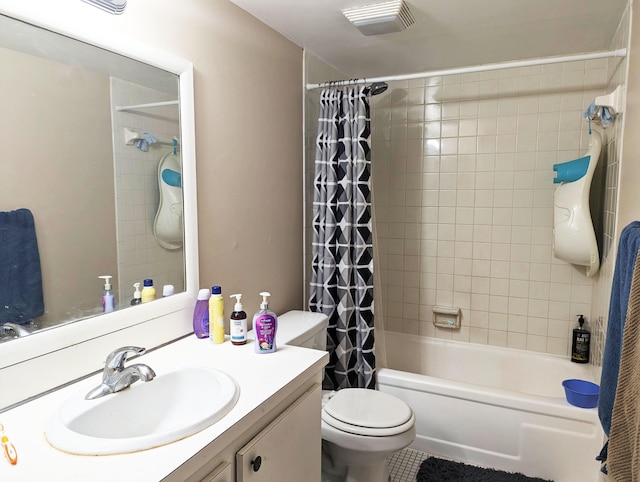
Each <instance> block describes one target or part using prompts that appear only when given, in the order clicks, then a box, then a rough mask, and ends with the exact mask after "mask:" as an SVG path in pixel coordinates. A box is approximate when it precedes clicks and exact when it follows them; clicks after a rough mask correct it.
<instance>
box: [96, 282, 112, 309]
mask: <svg viewBox="0 0 640 482" xmlns="http://www.w3.org/2000/svg"><path fill="white" fill-rule="evenodd" d="M98 278H100V279H103V280H104V291H103V292H102V311H103V312H105V313H110V312H111V311H113V310H115V309H116V300H115V297H114V296H113V292H112V291H111V276H109V275H104V276H98Z"/></svg>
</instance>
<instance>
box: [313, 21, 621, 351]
mask: <svg viewBox="0 0 640 482" xmlns="http://www.w3.org/2000/svg"><path fill="white" fill-rule="evenodd" d="M627 25H628V18H627V16H625V18H623V19H622V22H621V28H620V29H619V32H618V35H617V36H616V39H615V41H614V45H612V48H620V47H626V46H627V40H628V28H627ZM305 64H306V68H307V70H306V73H307V82H320V81H323V80H332V79H339V78H349V77H350V76H349V75H344V74H343V75H341V73H339V72H336V71H334V70H332V69H331V68H330V67H328V66H326V64H324V63H323V62H322V61H320V60H318V59H315V58H313V57H312V56H310V55H308V54H307V55H306V61H305ZM390 74H392V73H390ZM625 75H626V61H624V60H620V59H609V60H593V61H586V62H571V63H565V64H556V65H548V66H538V67H527V68H519V69H509V70H502V71H494V72H485V73H477V74H468V75H463V76H448V77H439V78H428V79H421V80H414V81H406V82H391V83H390V85H389V89H388V90H387V92H386V93H384V94H381V95H379V96H376V97H373V98H372V131H373V133H372V164H373V183H374V211H375V213H374V216H375V224H376V231H377V237H376V244H377V251H378V253H379V256H378V257H377V259H376V270H377V272H378V273H379V274H380V280H381V283H380V290H379V291H378V290H377V291H376V305H377V309H376V319H377V320H380V319H381V318H382V319H383V320H384V327H385V329H387V330H391V331H399V332H404V333H409V334H413V335H418V336H432V337H443V338H451V339H456V340H460V341H468V342H474V343H483V344H491V345H497V346H507V347H513V348H521V349H526V350H533V351H540V352H548V353H555V354H561V355H567V354H568V353H569V350H570V340H571V338H570V335H571V330H572V329H573V327H574V326H575V321H576V316H575V315H577V314H584V315H585V316H586V318H587V320H588V325H589V328H591V329H592V330H593V331H594V342H595V343H594V345H595V346H594V347H593V348H592V354H593V355H594V359H595V360H594V361H596V362H597V361H598V360H599V358H600V357H601V351H602V348H601V347H602V345H603V343H604V336H603V330H604V329H605V326H606V313H607V310H608V298H609V292H610V289H611V278H612V271H613V267H612V266H613V260H612V258H613V257H614V255H615V252H614V250H615V242H614V234H615V207H616V198H617V171H618V159H619V150H620V145H619V143H618V140H619V137H620V134H621V132H622V131H621V122H620V121H621V120H622V119H621V116H620V118H619V119H617V120H616V123H615V124H614V126H612V127H609V128H607V129H606V134H605V135H606V140H605V142H606V149H604V153H603V156H602V157H601V159H600V164H599V169H598V173H599V174H598V175H599V180H598V181H597V184H598V185H597V186H595V185H594V190H595V191H597V194H596V195H595V197H594V199H596V200H598V201H599V202H597V203H596V204H597V205H598V206H597V212H598V213H600V215H599V218H600V221H599V227H598V231H599V233H600V237H601V239H602V242H601V248H602V251H603V263H602V268H601V272H600V273H599V274H598V275H597V276H596V277H594V278H587V277H586V276H585V275H584V274H583V271H582V270H581V269H578V268H575V267H573V266H571V265H569V264H567V263H565V262H562V261H560V260H557V259H555V258H554V256H553V253H552V225H553V192H554V189H555V186H554V184H553V177H554V172H553V170H552V166H553V164H555V163H561V162H565V161H569V160H572V159H575V158H577V157H580V156H581V155H584V153H585V152H586V149H587V146H588V131H587V129H588V127H587V122H586V120H585V119H584V118H583V117H582V112H583V110H584V108H585V107H586V106H587V105H588V104H589V103H590V102H591V101H592V100H593V99H594V98H595V97H596V96H598V95H603V94H605V93H609V92H610V91H611V90H613V88H615V86H617V85H619V84H621V85H624V83H625ZM318 94H319V92H318V91H311V92H308V94H307V96H306V99H305V102H306V104H305V109H306V115H305V120H306V139H305V140H306V169H305V184H306V189H305V193H306V197H305V201H306V211H305V213H306V223H305V230H306V231H305V244H306V263H305V266H306V267H307V268H306V272H305V286H308V278H309V277H310V272H309V266H310V248H309V247H310V245H311V243H310V236H311V230H310V223H311V198H310V197H311V196H312V193H313V189H312V186H313V184H312V179H313V159H314V152H315V149H314V139H315V133H316V129H317V127H316V117H317V103H318V97H319V95H318ZM436 305H442V306H457V307H460V308H461V311H462V328H461V329H459V330H446V329H441V328H435V327H434V325H433V323H432V321H433V312H432V310H433V307H434V306H436ZM381 312H382V313H381ZM380 315H382V316H380Z"/></svg>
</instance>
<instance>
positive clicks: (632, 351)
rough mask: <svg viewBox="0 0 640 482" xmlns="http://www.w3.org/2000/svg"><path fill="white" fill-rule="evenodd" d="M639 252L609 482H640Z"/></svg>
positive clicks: (613, 425)
mask: <svg viewBox="0 0 640 482" xmlns="http://www.w3.org/2000/svg"><path fill="white" fill-rule="evenodd" d="M639 259H640V251H639V252H638V254H637V256H636V264H635V269H634V270H633V280H632V282H631V293H630V295H629V307H628V309H627V320H626V322H625V324H624V335H623V342H622V356H621V359H620V373H619V374H618V386H617V389H616V398H615V402H614V404H613V414H612V416H611V434H610V436H609V450H608V456H607V471H608V474H609V477H610V478H611V479H612V480H615V481H619V482H639V481H640V458H639V457H638V454H640V431H639V430H638V427H640V405H639V404H638V400H640V370H638V366H639V365H640V262H639V261H638V260H639Z"/></svg>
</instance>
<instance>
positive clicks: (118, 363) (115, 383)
mask: <svg viewBox="0 0 640 482" xmlns="http://www.w3.org/2000/svg"><path fill="white" fill-rule="evenodd" d="M145 351H146V349H145V348H140V347H137V346H124V347H122V348H118V349H117V350H115V351H113V352H111V353H109V355H108V356H107V360H106V361H105V366H104V371H103V372H102V383H101V384H100V385H98V386H97V387H96V388H94V389H93V390H91V391H90V392H89V393H87V395H86V396H85V397H84V398H85V399H86V400H93V399H94V398H100V397H103V396H105V395H108V394H110V393H115V392H119V391H120V390H124V389H125V388H127V387H128V386H129V385H131V384H132V383H135V382H137V381H138V380H142V381H143V382H148V381H150V380H153V378H154V377H155V376H156V373H155V372H154V371H153V370H152V369H151V368H150V367H148V366H147V365H143V364H142V363H138V364H135V365H129V366H128V367H125V366H124V362H125V361H126V360H127V357H128V356H129V354H130V353H133V354H135V355H142V354H143V353H144V352H145Z"/></svg>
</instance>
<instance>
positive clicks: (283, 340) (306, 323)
mask: <svg viewBox="0 0 640 482" xmlns="http://www.w3.org/2000/svg"><path fill="white" fill-rule="evenodd" d="M328 324H329V318H328V317H327V315H325V314H323V313H313V312H311V311H301V310H293V311H288V312H287V313H284V314H282V315H279V316H278V332H277V335H276V336H277V342H278V345H293V346H302V347H305V348H313V349H316V350H326V349H327V325H328Z"/></svg>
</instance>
